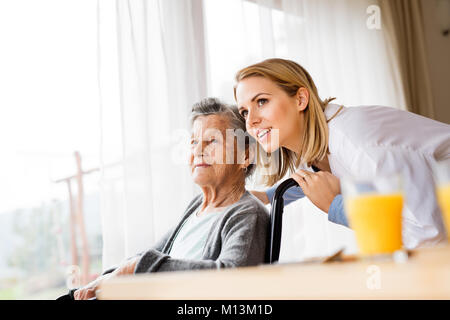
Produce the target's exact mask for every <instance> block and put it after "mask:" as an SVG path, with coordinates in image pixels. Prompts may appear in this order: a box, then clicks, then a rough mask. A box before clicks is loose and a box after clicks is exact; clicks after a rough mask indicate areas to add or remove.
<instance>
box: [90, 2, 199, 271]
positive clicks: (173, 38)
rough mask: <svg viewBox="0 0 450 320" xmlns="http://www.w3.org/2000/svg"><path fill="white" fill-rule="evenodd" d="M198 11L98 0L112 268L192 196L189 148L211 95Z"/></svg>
mask: <svg viewBox="0 0 450 320" xmlns="http://www.w3.org/2000/svg"><path fill="white" fill-rule="evenodd" d="M199 13H200V14H201V2H200V1H195V0H192V1H177V0H161V1H156V0H153V1H145V0H133V1H122V0H118V1H115V2H113V1H109V0H104V1H103V0H100V1H98V22H99V24H98V36H99V46H98V49H99V50H98V52H99V54H98V60H99V61H98V62H99V89H100V94H101V101H102V103H101V130H102V132H101V136H102V142H101V154H102V160H101V162H102V163H101V168H102V170H101V212H102V227H103V267H104V268H106V267H108V266H110V265H112V264H115V263H118V262H120V261H121V260H122V259H123V258H125V257H129V256H131V255H134V254H136V253H137V252H140V251H143V250H145V249H147V248H148V247H149V246H150V245H151V244H153V243H154V242H155V240H157V238H159V237H160V236H162V234H164V233H165V232H166V231H167V230H168V229H169V228H170V227H171V226H172V225H173V224H174V223H176V221H178V219H179V217H180V215H181V214H182V213H183V211H184V209H185V207H186V205H187V204H188V202H189V201H190V200H191V199H192V197H193V195H194V192H195V188H194V186H193V184H192V182H191V179H190V175H189V170H188V166H187V162H186V161H184V160H186V159H187V158H183V156H184V155H185V154H186V153H185V150H184V149H183V147H182V146H184V145H186V144H185V143H186V139H187V138H188V137H187V133H188V132H189V131H188V121H187V119H188V114H189V111H190V107H191V105H192V104H193V103H194V102H196V101H198V100H199V99H200V98H202V97H204V96H205V95H206V91H205V90H206V89H205V88H206V87H205V80H204V79H205V69H204V62H203V61H204V58H203V56H204V52H203V48H202V46H198V43H202V42H203V40H202V39H201V34H202V30H201V28H202V26H201V25H199V24H198V23H196V22H195V21H198V19H196V18H197V15H198V14H199ZM199 37H200V38H199ZM180 146H181V147H180Z"/></svg>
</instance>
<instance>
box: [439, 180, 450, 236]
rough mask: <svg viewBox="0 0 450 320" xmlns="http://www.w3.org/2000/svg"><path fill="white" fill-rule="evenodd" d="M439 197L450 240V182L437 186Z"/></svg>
mask: <svg viewBox="0 0 450 320" xmlns="http://www.w3.org/2000/svg"><path fill="white" fill-rule="evenodd" d="M437 198H438V201H439V206H440V207H441V211H442V215H443V217H442V218H443V219H444V223H445V228H446V229H447V237H448V239H449V241H450V183H448V184H444V185H441V186H439V187H438V188H437Z"/></svg>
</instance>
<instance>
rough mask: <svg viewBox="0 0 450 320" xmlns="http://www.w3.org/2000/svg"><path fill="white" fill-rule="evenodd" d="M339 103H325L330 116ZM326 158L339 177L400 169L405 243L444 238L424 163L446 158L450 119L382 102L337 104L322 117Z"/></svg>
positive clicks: (426, 242) (421, 243) (411, 245)
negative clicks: (326, 140) (447, 121)
mask: <svg viewBox="0 0 450 320" xmlns="http://www.w3.org/2000/svg"><path fill="white" fill-rule="evenodd" d="M339 107H340V106H339V105H336V104H329V105H328V106H327V107H326V108H325V116H326V118H327V119H330V118H331V117H332V116H333V115H334V114H336V112H337V111H338V110H339ZM328 128H329V150H330V154H329V155H328V160H329V163H330V168H331V171H332V173H333V174H334V175H335V176H337V177H339V178H343V177H352V178H369V179H370V178H373V177H376V176H377V175H389V174H392V173H395V172H400V173H402V174H403V179H404V180H403V181H404V191H405V196H406V199H405V204H404V210H403V244H404V246H405V248H408V249H413V248H416V247H418V246H426V245H434V244H436V243H438V242H440V241H444V240H445V239H446V236H445V229H444V225H443V222H442V217H441V212H440V209H439V207H438V205H437V202H436V198H435V191H434V183H433V177H432V172H431V167H430V164H431V163H433V162H434V161H439V160H442V159H448V158H450V125H447V124H445V123H441V122H438V121H434V120H431V119H428V118H425V117H422V116H419V115H416V114H414V113H411V112H406V111H402V110H398V109H394V108H389V107H382V106H361V107H343V108H342V110H340V112H339V113H338V114H337V115H336V116H335V117H334V118H333V119H332V120H331V121H330V122H329V123H328Z"/></svg>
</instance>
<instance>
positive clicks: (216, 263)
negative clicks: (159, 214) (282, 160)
mask: <svg viewBox="0 0 450 320" xmlns="http://www.w3.org/2000/svg"><path fill="white" fill-rule="evenodd" d="M191 127H192V136H191V149H190V150H191V154H190V169H191V175H192V178H193V181H194V182H195V183H196V184H197V185H198V186H199V187H200V188H201V190H202V193H201V194H199V195H198V196H196V197H195V198H194V199H193V200H192V201H191V202H190V203H189V205H188V206H187V209H186V211H185V213H184V215H183V217H182V219H181V221H180V222H179V223H178V224H177V225H176V226H175V228H173V229H172V230H170V231H169V232H168V233H167V234H166V236H164V237H163V238H162V239H161V240H160V241H159V242H158V243H157V244H156V245H155V246H154V247H153V248H152V249H150V250H148V251H146V252H144V253H141V254H138V255H136V256H134V257H132V258H130V259H128V260H127V261H125V262H124V263H123V264H122V265H120V266H119V267H117V268H112V269H110V270H107V271H105V272H104V274H103V275H102V276H101V277H99V278H98V279H97V280H95V281H93V282H91V283H90V284H88V285H86V286H85V287H83V288H80V289H78V290H73V291H71V295H72V296H73V297H74V298H75V299H89V298H92V297H95V291H96V290H97V287H98V285H99V283H100V282H101V281H102V280H104V279H105V278H109V277H113V276H117V275H123V274H133V273H145V272H159V271H175V270H193V269H208V268H209V269H212V268H227V267H238V266H249V265H257V264H260V263H263V262H264V261H265V249H266V239H267V238H266V236H267V232H268V226H269V215H268V212H267V210H266V208H265V207H264V205H263V204H262V203H261V202H260V201H259V200H257V199H256V198H255V197H254V196H253V195H252V194H250V193H249V192H248V191H247V190H246V189H245V179H246V178H247V177H248V176H250V175H251V173H252V171H253V170H254V164H252V161H251V152H250V150H251V144H252V143H254V140H253V139H252V138H251V137H250V136H248V135H247V134H246V133H245V120H244V118H243V117H242V116H240V115H239V112H238V110H237V108H236V107H234V106H227V105H225V104H223V103H221V102H220V101H218V100H217V99H213V98H208V99H204V100H202V101H200V102H199V103H197V104H195V105H194V106H193V108H192V114H191Z"/></svg>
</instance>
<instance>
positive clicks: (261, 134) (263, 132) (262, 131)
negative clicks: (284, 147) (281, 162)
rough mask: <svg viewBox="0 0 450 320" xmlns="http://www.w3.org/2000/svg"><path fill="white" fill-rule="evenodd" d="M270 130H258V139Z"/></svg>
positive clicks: (261, 138) (262, 137)
mask: <svg viewBox="0 0 450 320" xmlns="http://www.w3.org/2000/svg"><path fill="white" fill-rule="evenodd" d="M270 130H271V129H264V130H261V131H259V132H258V135H257V137H258V140H263V139H264V137H266V136H267V134H269V132H270Z"/></svg>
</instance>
